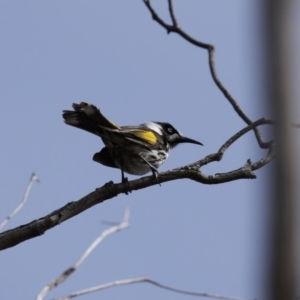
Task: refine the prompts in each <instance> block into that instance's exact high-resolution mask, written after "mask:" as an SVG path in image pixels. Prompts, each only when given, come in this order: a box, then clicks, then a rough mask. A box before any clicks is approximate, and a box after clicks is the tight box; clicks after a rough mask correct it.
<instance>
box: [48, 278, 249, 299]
mask: <svg viewBox="0 0 300 300" xmlns="http://www.w3.org/2000/svg"><path fill="white" fill-rule="evenodd" d="M142 282H147V283H150V284H153V285H155V286H157V287H159V288H162V289H165V290H168V291H172V292H175V293H180V294H184V295H189V296H198V297H206V298H212V299H221V300H243V299H241V298H236V297H227V296H221V295H216V294H210V293H199V292H191V291H187V290H182V289H178V288H174V287H171V286H168V285H165V284H161V283H159V282H157V281H155V280H152V279H150V278H147V277H140V278H131V279H123V280H116V281H112V282H108V283H105V284H101V285H98V286H94V287H91V288H88V289H84V290H80V291H77V292H74V293H72V294H70V295H67V296H64V297H61V298H56V299H53V300H69V299H71V298H75V297H78V296H82V295H85V294H88V293H92V292H96V291H100V290H104V289H107V288H111V287H114V286H120V285H126V284H132V283H142Z"/></svg>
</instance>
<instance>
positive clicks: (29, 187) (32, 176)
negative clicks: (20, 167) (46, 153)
mask: <svg viewBox="0 0 300 300" xmlns="http://www.w3.org/2000/svg"><path fill="white" fill-rule="evenodd" d="M35 181H37V182H38V181H39V179H38V177H37V176H36V174H35V173H32V174H31V177H30V180H29V183H28V185H27V188H26V191H25V194H24V196H23V199H22V201H21V202H20V203H19V204H18V206H17V207H16V208H15V209H14V210H13V211H12V212H11V213H10V214H9V215H8V216H7V217H6V218H5V219H4V220H3V221H2V223H1V224H0V230H1V229H2V228H3V227H4V226H5V225H6V224H7V222H8V221H9V220H10V219H11V218H12V217H13V216H14V215H15V214H17V213H18V211H19V210H20V209H21V208H22V207H23V206H24V205H25V203H26V201H27V199H28V196H29V192H30V190H31V188H32V185H33V183H34V182H35Z"/></svg>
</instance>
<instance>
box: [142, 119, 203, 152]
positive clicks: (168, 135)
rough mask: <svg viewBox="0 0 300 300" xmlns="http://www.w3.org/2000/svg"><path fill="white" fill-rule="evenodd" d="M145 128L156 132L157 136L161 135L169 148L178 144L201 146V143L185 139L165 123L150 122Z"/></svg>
mask: <svg viewBox="0 0 300 300" xmlns="http://www.w3.org/2000/svg"><path fill="white" fill-rule="evenodd" d="M147 126H148V127H149V128H150V129H152V130H153V131H155V132H157V133H158V134H159V135H162V136H163V137H164V138H165V139H166V140H167V142H168V144H169V145H170V148H171V149H172V148H174V147H175V146H177V145H178V144H180V143H190V144H197V145H201V146H203V144H202V143H200V142H198V141H196V140H193V139H190V138H188V137H185V136H184V135H183V134H182V133H180V132H179V131H178V130H177V129H176V128H175V127H174V126H172V125H171V124H170V123H166V122H150V123H148V124H147Z"/></svg>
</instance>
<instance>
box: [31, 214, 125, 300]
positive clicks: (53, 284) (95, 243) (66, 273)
mask: <svg viewBox="0 0 300 300" xmlns="http://www.w3.org/2000/svg"><path fill="white" fill-rule="evenodd" d="M128 219H129V208H127V209H126V210H125V212H124V217H123V221H122V222H121V223H119V224H117V225H115V226H112V227H110V228H108V229H106V230H104V231H103V232H102V233H101V234H100V235H99V236H98V237H97V238H96V239H95V240H94V241H93V242H92V244H91V245H90V246H89V247H88V248H87V249H86V250H85V251H84V253H83V254H82V255H81V257H80V258H79V259H78V260H77V261H76V262H75V264H73V265H72V266H71V267H69V268H68V269H66V270H65V271H64V272H63V273H62V274H61V275H60V276H58V277H57V278H55V279H54V280H52V281H51V282H49V283H48V284H47V285H46V286H45V287H44V288H43V289H42V290H41V291H40V293H39V294H38V295H37V297H36V300H43V299H44V297H45V296H46V295H47V294H48V293H49V292H50V291H51V290H52V289H53V288H55V287H57V286H58V285H59V284H61V283H63V282H64V281H65V280H66V279H68V278H69V277H70V276H71V275H72V274H73V273H74V272H75V271H76V270H77V269H78V268H79V266H80V265H81V264H82V263H83V262H84V261H85V260H86V258H87V257H88V256H89V255H90V254H91V252H92V251H93V250H94V249H95V248H96V247H97V246H98V245H99V244H100V243H101V242H102V241H103V240H104V239H105V238H106V237H107V236H109V235H111V234H113V233H115V232H118V231H120V230H122V229H125V228H127V227H128V226H129V223H128Z"/></svg>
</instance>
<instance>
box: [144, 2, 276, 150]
mask: <svg viewBox="0 0 300 300" xmlns="http://www.w3.org/2000/svg"><path fill="white" fill-rule="evenodd" d="M143 1H144V3H145V5H146V7H147V8H148V10H149V12H150V13H151V16H152V19H153V20H154V21H156V22H157V23H158V24H159V25H161V26H162V27H163V28H165V29H166V30H167V33H168V34H169V33H171V32H174V33H177V34H178V35H179V36H181V37H182V38H183V39H184V40H186V41H188V42H189V43H191V44H193V45H195V46H196V47H199V48H203V49H206V50H207V51H208V62H209V68H210V72H211V76H212V78H213V81H214V82H215V84H216V85H217V87H218V88H219V90H220V91H221V92H222V93H223V95H224V96H225V98H226V99H227V100H228V101H229V103H230V104H231V106H232V107H233V109H234V110H235V112H236V113H237V114H238V115H239V116H240V118H242V120H243V121H244V122H245V123H246V124H248V125H250V124H251V123H252V120H251V119H250V118H249V117H248V116H247V115H246V113H245V112H244V111H243V110H242V109H241V108H240V106H239V105H238V103H237V101H236V100H235V99H234V98H233V96H232V95H231V94H230V92H229V91H228V90H227V89H226V87H225V86H224V85H223V83H222V82H221V80H220V79H219V77H218V74H217V71H216V65H215V48H214V46H213V45H211V44H206V43H203V42H201V41H198V40H196V39H194V38H193V37H191V36H190V35H189V34H187V33H186V32H185V31H184V30H182V29H181V28H180V27H179V25H178V22H177V20H176V17H175V14H174V9H173V3H172V0H168V6H169V13H170V17H171V20H172V23H173V25H169V24H167V23H165V22H164V21H163V20H162V19H161V18H160V17H159V16H158V14H157V13H156V11H155V10H154V9H153V7H152V5H151V1H150V0H143ZM253 130H254V133H255V136H256V139H257V142H258V144H259V146H260V148H262V149H269V148H270V147H271V144H272V141H270V142H264V140H263V137H262V135H261V133H260V131H259V129H258V128H256V127H255V128H254V129H253Z"/></svg>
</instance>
